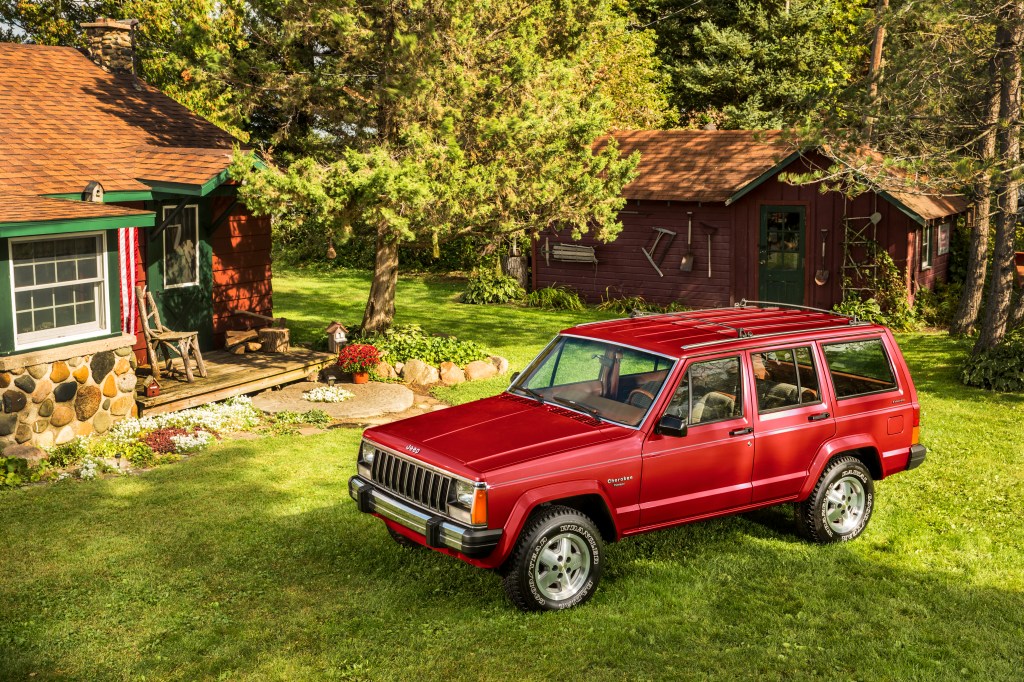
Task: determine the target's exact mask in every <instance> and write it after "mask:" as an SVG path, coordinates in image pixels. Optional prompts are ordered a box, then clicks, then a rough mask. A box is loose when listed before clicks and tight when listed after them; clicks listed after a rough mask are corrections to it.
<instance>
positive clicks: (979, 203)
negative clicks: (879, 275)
mask: <svg viewBox="0 0 1024 682" xmlns="http://www.w3.org/2000/svg"><path fill="white" fill-rule="evenodd" d="M998 61H999V58H998V56H995V57H993V58H992V60H991V61H990V62H989V74H990V75H991V79H992V89H991V91H990V93H989V98H988V106H987V109H988V111H987V112H986V114H987V115H986V116H985V125H986V126H987V127H986V129H985V135H984V137H982V139H981V144H980V147H981V150H980V151H981V161H982V163H983V164H984V166H985V168H983V172H984V175H983V176H982V177H981V179H980V180H978V182H977V183H976V184H975V186H974V195H975V203H974V229H973V231H972V232H971V244H970V246H969V247H968V251H967V277H966V279H965V280H964V291H963V295H962V296H961V297H960V305H959V306H958V307H957V310H956V316H955V317H954V318H953V324H952V325H950V328H949V333H950V334H952V335H953V336H967V335H969V334H970V333H971V332H973V331H974V323H975V322H976V321H977V319H978V311H979V310H980V309H981V299H982V296H983V295H984V293H985V270H986V269H987V267H988V236H989V234H988V233H989V229H990V227H991V224H992V221H991V217H992V176H991V175H990V174H989V168H988V166H989V164H990V163H991V162H992V160H993V159H995V157H996V126H997V125H998V122H999V99H1000V98H999V88H998V87H997V86H996V83H998V82H999V68H998Z"/></svg>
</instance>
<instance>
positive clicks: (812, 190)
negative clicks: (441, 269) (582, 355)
mask: <svg viewBox="0 0 1024 682" xmlns="http://www.w3.org/2000/svg"><path fill="white" fill-rule="evenodd" d="M810 163H817V164H822V163H824V161H823V160H822V159H815V158H813V157H811V159H810V162H808V161H807V160H805V159H799V160H797V161H794V163H793V164H792V165H790V166H789V167H788V168H787V169H786V170H787V171H791V172H797V173H801V172H806V171H807V170H809V169H810ZM763 206H801V207H803V208H804V209H805V210H806V233H805V243H804V253H803V257H804V301H803V303H804V305H810V306H815V307H820V308H831V307H832V306H833V305H834V304H836V303H838V302H840V301H841V300H842V281H843V258H844V253H843V244H844V237H845V228H844V218H851V219H853V220H854V221H855V223H856V224H857V225H867V224H868V220H867V218H868V217H869V216H870V215H871V214H872V213H874V212H876V211H877V212H878V213H880V214H881V215H882V220H881V221H880V222H879V224H878V226H877V228H876V230H875V231H874V232H875V240H876V241H877V242H879V243H880V244H882V245H883V246H884V247H885V249H886V250H887V251H888V253H889V255H890V256H892V258H893V261H894V262H895V263H896V266H897V267H898V268H899V269H900V270H901V272H903V273H904V277H905V278H906V281H907V283H908V297H910V298H911V299H912V298H913V294H914V293H915V292H916V291H917V289H918V288H919V287H927V288H932V287H933V286H934V285H935V283H936V282H938V281H945V280H946V278H947V276H948V268H949V258H950V257H949V254H945V255H942V256H937V255H933V266H932V268H931V269H929V270H924V271H922V270H921V266H920V258H919V253H918V243H919V240H920V238H921V226H920V225H919V224H918V223H917V222H915V221H914V220H913V219H911V218H910V217H909V216H907V215H906V214H905V213H904V212H903V211H901V210H900V209H899V208H898V207H897V206H895V205H894V204H893V203H891V202H890V201H888V200H887V199H885V198H884V197H881V196H879V195H877V194H875V193H870V192H869V193H865V194H862V195H860V196H857V197H855V198H853V199H850V198H848V197H846V196H844V195H843V194H841V193H838V192H827V193H825V194H822V193H821V192H820V191H819V187H818V185H801V186H794V185H789V184H786V183H783V182H780V181H779V180H778V179H777V178H772V179H770V180H768V181H766V182H764V183H762V184H761V185H759V186H757V187H755V188H754V189H752V190H751V191H750V192H749V193H748V194H746V195H745V196H743V197H742V198H740V199H739V200H737V201H736V203H734V204H733V205H731V206H725V205H724V204H722V203H714V204H709V203H697V202H666V201H635V200H631V201H630V202H629V203H628V205H627V206H626V207H625V209H624V210H623V211H622V213H621V214H620V219H621V221H622V223H623V226H624V227H623V230H622V232H621V233H620V234H619V236H618V238H617V239H616V240H615V241H614V242H611V243H609V244H601V243H598V242H595V241H594V240H593V239H591V238H584V240H583V241H582V242H580V243H582V244H587V245H593V246H594V247H595V253H596V255H597V259H598V263H597V266H596V267H595V266H594V265H592V264H578V263H564V262H559V261H556V260H554V259H553V258H549V259H548V260H545V257H544V248H545V244H553V243H556V242H563V243H569V242H571V240H570V238H569V237H568V236H567V235H565V234H554V233H551V232H544V233H541V234H540V236H539V239H538V240H536V241H535V243H534V253H533V263H534V287H535V288H540V287H545V286H550V285H553V284H561V285H566V286H570V287H572V288H574V289H576V290H578V291H579V292H580V293H581V294H582V295H583V296H584V297H585V298H586V299H587V300H588V301H591V302H595V301H599V300H600V299H601V298H602V297H604V296H605V295H606V291H607V292H609V293H610V294H611V295H612V296H614V297H621V296H633V295H641V296H643V297H644V298H646V299H648V300H649V301H653V302H657V303H661V304H665V303H670V302H673V301H677V302H680V303H683V304H685V305H688V306H692V307H709V306H722V305H730V304H732V303H735V302H736V301H738V300H740V299H743V298H747V299H757V298H758V297H759V294H758V292H759V281H758V278H759V256H760V254H759V247H760V229H761V209H762V207H763ZM687 212H690V213H692V218H693V244H692V252H693V254H694V255H695V257H696V261H695V265H694V268H693V271H691V272H682V271H681V270H680V269H679V261H680V258H681V257H682V255H683V253H684V252H685V250H686V225H687ZM939 222H942V221H939ZM705 225H710V226H713V227H716V228H717V232H716V233H715V234H714V236H713V237H712V252H711V256H712V276H711V277H710V278H709V277H708V274H707V264H708V261H707V237H706V232H705V229H704V226H705ZM652 227H662V228H666V229H670V230H673V231H674V232H676V237H675V239H674V241H673V242H672V244H671V247H670V249H669V250H668V252H667V254H666V256H665V258H664V260H663V266H662V268H661V269H662V271H663V272H664V277H659V276H658V274H657V273H656V272H655V271H654V269H653V268H652V267H651V265H650V263H648V262H647V259H646V258H644V255H643V253H641V251H640V247H642V246H643V247H649V246H650V245H651V244H652V243H653V241H654V236H655V232H654V231H653V230H652V229H651V228H652ZM822 230H826V231H827V232H826V233H825V238H826V245H825V257H824V260H823V259H822V249H821V244H822ZM869 232H870V231H869ZM933 242H937V236H936V238H935V239H934V240H933ZM663 249H664V241H663V242H662V244H660V245H659V253H660V252H661V251H662V250H663ZM934 253H937V247H936V251H933V254H934ZM656 260H657V259H656ZM822 268H823V269H827V270H828V272H829V277H828V280H827V282H826V283H825V284H823V285H818V284H817V283H816V282H815V272H816V271H817V270H818V269H822Z"/></svg>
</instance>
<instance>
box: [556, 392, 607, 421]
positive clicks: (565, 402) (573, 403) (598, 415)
mask: <svg viewBox="0 0 1024 682" xmlns="http://www.w3.org/2000/svg"><path fill="white" fill-rule="evenodd" d="M551 399H552V400H554V401H556V402H559V403H562V404H563V405H568V406H569V407H575V408H576V409H577V410H582V411H584V412H586V413H587V414H589V415H590V416H591V417H593V418H594V419H596V420H597V421H601V413H600V412H598V411H597V409H596V408H593V407H591V406H590V405H584V404H583V403H580V402H577V401H575V400H572V399H571V398H562V397H561V396H557V395H556V396H552V398H551Z"/></svg>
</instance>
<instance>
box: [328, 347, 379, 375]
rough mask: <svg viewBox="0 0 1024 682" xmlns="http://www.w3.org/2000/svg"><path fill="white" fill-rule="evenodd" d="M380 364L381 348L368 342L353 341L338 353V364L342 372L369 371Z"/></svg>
mask: <svg viewBox="0 0 1024 682" xmlns="http://www.w3.org/2000/svg"><path fill="white" fill-rule="evenodd" d="M378 364H380V350H378V349H377V348H376V347H375V346H372V345H370V344H367V343H352V344H349V345H347V346H345V347H344V348H342V349H341V352H340V353H338V366H339V367H341V371H342V372H350V373H352V374H356V373H357V372H369V371H370V370H371V369H373V368H374V367H376V366H377V365H378Z"/></svg>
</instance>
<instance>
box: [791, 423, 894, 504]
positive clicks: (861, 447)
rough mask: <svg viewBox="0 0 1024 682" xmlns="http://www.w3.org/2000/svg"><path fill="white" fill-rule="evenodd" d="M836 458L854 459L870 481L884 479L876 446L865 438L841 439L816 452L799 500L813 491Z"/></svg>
mask: <svg viewBox="0 0 1024 682" xmlns="http://www.w3.org/2000/svg"><path fill="white" fill-rule="evenodd" d="M836 457H854V458H856V459H858V460H860V462H861V463H862V464H863V465H864V466H865V467H866V468H867V470H868V472H870V474H871V478H872V480H875V481H878V480H881V479H882V478H884V477H885V474H884V471H883V470H882V456H881V450H880V449H879V447H878V444H877V443H875V442H874V441H873V440H870V439H865V438H842V439H839V440H834V441H830V442H828V443H826V444H825V445H823V446H822V448H821V450H819V451H818V454H817V456H815V458H814V462H813V463H812V464H811V468H810V471H809V472H808V476H807V481H806V482H805V483H804V487H803V489H802V490H801V491H800V499H801V500H803V499H806V498H807V496H808V495H810V494H811V493H812V492H813V491H814V486H815V485H816V484H817V483H818V479H819V478H820V477H821V472H823V471H824V470H825V467H827V466H828V463H829V462H831V461H832V460H833V459H835V458H836Z"/></svg>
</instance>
